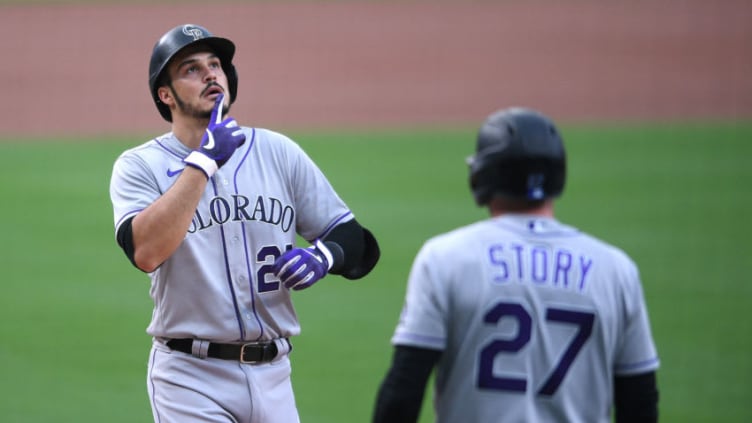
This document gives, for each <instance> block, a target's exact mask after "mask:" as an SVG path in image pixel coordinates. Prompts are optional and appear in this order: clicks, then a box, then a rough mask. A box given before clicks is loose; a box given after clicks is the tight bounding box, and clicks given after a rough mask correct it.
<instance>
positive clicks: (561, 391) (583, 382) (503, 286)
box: [396, 215, 657, 422]
mask: <svg viewBox="0 0 752 423" xmlns="http://www.w3.org/2000/svg"><path fill="white" fill-rule="evenodd" d="M428 263H430V264H431V265H432V266H435V268H434V269H432V270H428V269H427V268H426V265H427V264H428ZM420 279H425V280H430V282H428V283H426V282H425V281H424V282H422V284H423V287H424V288H425V289H423V291H425V290H428V291H429V292H427V293H426V294H425V295H427V296H429V297H430V298H431V299H430V301H431V302H433V303H434V304H435V305H436V306H435V308H436V309H437V310H439V312H437V315H438V314H441V319H443V322H444V325H443V326H444V328H445V329H444V330H446V333H444V334H443V335H442V334H441V333H440V332H438V333H428V332H430V330H429V331H428V332H427V333H423V334H422V335H428V336H434V337H436V339H439V338H441V337H442V336H443V337H444V338H445V340H444V342H445V350H444V354H443V356H442V359H441V362H440V365H439V369H438V372H437V379H436V389H437V392H436V398H435V400H436V404H435V406H436V409H437V415H438V416H439V421H441V422H458V421H462V422H500V421H504V422H506V421H518V422H532V421H536V422H548V421H557V422H558V421H562V422H563V421H566V422H578V421H581V422H599V421H603V422H607V421H610V408H611V403H612V391H613V385H612V381H613V377H614V372H615V371H616V372H617V373H618V372H629V371H635V372H639V371H642V368H644V367H649V366H651V365H655V364H656V363H657V359H656V358H655V349H654V347H653V345H652V342H647V343H646V342H643V338H644V336H643V335H644V334H643V333H642V331H644V330H645V328H646V327H647V320H646V315H645V312H644V303H643V301H642V292H641V287H640V282H639V275H638V273H637V268H636V266H635V265H634V264H633V262H632V261H631V260H630V259H629V257H627V256H626V255H625V254H624V253H623V252H622V251H620V250H619V249H617V248H614V247H612V246H610V245H608V244H606V243H604V242H601V241H599V240H597V239H595V238H593V237H591V236H588V235H585V234H583V233H581V232H579V231H577V230H575V229H574V228H571V227H568V226H565V225H562V224H560V223H559V222H557V221H556V220H554V219H541V218H533V217H530V216H528V217H525V216H521V215H516V216H515V215H513V216H505V217H501V218H495V219H489V220H486V221H483V222H479V223H476V224H474V225H470V226H467V227H465V228H460V229H458V230H456V231H453V232H450V233H448V234H445V235H441V236H438V237H435V238H433V239H432V240H430V241H429V242H427V243H426V245H425V246H424V248H423V249H422V250H421V253H420V254H419V257H418V258H417V259H416V266H415V267H414V268H413V272H412V273H411V284H416V283H421V282H418V281H417V280H420ZM414 280H415V281H414ZM413 292H414V291H413ZM416 301H417V300H416ZM408 307H410V305H409V301H408ZM434 317H436V316H434ZM632 318H637V319H643V318H644V319H645V322H644V325H643V324H640V322H637V324H634V322H629V321H627V320H628V319H632ZM633 324H634V327H635V328H637V329H635V330H634V331H633V332H635V333H630V334H625V331H627V330H628V328H629V327H630V325H633ZM415 327H418V326H415ZM408 330H410V329H408ZM647 330H648V335H649V328H648V329H647ZM417 332H420V330H418V331H417ZM638 332H639V333H638ZM418 335H420V334H418ZM396 338H399V335H397V336H396ZM647 338H648V339H650V337H649V336H648V337H647ZM620 369H621V370H620Z"/></svg>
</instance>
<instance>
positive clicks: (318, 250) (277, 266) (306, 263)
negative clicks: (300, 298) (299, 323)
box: [272, 240, 334, 291]
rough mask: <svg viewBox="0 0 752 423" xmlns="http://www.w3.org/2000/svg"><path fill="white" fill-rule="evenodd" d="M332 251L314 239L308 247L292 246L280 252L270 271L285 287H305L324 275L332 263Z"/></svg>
mask: <svg viewBox="0 0 752 423" xmlns="http://www.w3.org/2000/svg"><path fill="white" fill-rule="evenodd" d="M333 261H334V260H333V258H332V253H331V252H330V251H329V249H328V248H327V247H326V246H325V245H324V243H323V242H321V241H319V240H316V241H315V242H314V243H313V245H312V246H310V247H308V248H293V249H292V250H290V251H287V252H286V253H284V254H282V255H281V256H280V257H279V258H278V259H277V261H275V262H274V266H272V272H273V273H274V275H275V276H277V277H278V278H279V280H280V281H282V283H283V284H284V285H285V288H287V289H292V290H295V291H299V290H301V289H306V288H308V287H309V286H311V285H313V284H314V283H316V282H318V280H319V279H321V278H323V277H324V276H326V274H327V272H329V269H331V268H332V263H333Z"/></svg>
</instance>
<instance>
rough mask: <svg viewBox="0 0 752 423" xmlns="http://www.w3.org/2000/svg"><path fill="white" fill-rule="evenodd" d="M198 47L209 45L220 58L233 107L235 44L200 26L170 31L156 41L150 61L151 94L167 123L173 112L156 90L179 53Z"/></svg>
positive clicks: (235, 86) (235, 74)
mask: <svg viewBox="0 0 752 423" xmlns="http://www.w3.org/2000/svg"><path fill="white" fill-rule="evenodd" d="M196 43H202V44H206V45H207V46H209V48H211V49H212V51H214V53H215V54H216V55H217V57H219V60H220V62H221V63H222V69H223V70H224V72H225V75H227V83H228V85H229V87H228V88H229V89H230V103H232V102H234V101H235V97H236V95H237V93H238V73H237V71H236V70H235V66H234V65H233V64H232V57H233V56H234V55H235V44H233V42H232V41H230V40H228V39H226V38H220V37H215V36H214V35H212V33H211V32H209V31H208V30H207V29H206V28H204V27H202V26H199V25H192V24H187V25H180V26H176V27H175V28H173V29H171V30H169V31H167V32H166V33H165V34H164V35H163V36H162V38H160V39H159V41H157V43H156V44H155V45H154V50H152V53H151V60H150V61H149V90H150V91H151V96H152V98H153V99H154V103H155V104H156V105H157V109H158V110H159V113H160V114H161V115H162V117H163V118H164V119H165V120H166V121H168V122H172V114H171V113H170V108H169V107H167V105H166V104H164V103H162V102H161V101H159V97H158V96H157V88H159V84H160V83H161V81H160V78H161V77H162V73H163V72H164V70H165V68H166V67H167V63H169V62H170V59H172V58H173V57H174V56H175V55H176V54H177V53H178V52H179V51H180V50H182V49H184V48H185V47H188V46H189V45H193V44H196Z"/></svg>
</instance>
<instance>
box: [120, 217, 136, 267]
mask: <svg viewBox="0 0 752 423" xmlns="http://www.w3.org/2000/svg"><path fill="white" fill-rule="evenodd" d="M117 243H118V245H119V246H120V248H122V249H123V252H124V253H125V255H126V256H127V257H128V260H130V261H131V263H132V264H133V265H134V266H136V262H135V259H134V257H133V254H134V251H135V246H134V245H133V217H131V218H130V219H128V220H126V221H125V222H123V223H122V224H120V227H119V228H118V231H117ZM136 268H138V266H136Z"/></svg>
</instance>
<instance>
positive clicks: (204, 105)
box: [166, 51, 230, 119]
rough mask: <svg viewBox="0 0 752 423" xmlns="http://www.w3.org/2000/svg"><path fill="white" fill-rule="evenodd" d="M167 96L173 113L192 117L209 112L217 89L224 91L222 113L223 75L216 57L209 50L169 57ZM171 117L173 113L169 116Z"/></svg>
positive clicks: (218, 91) (227, 104) (224, 79)
mask: <svg viewBox="0 0 752 423" xmlns="http://www.w3.org/2000/svg"><path fill="white" fill-rule="evenodd" d="M168 72H169V75H170V84H169V87H166V88H168V89H169V91H170V96H169V97H171V99H172V101H173V103H174V105H175V108H174V109H172V113H173V115H174V114H175V113H179V114H182V115H184V116H187V117H192V118H196V119H208V118H209V117H210V116H211V111H212V108H213V107H214V101H215V100H216V98H217V96H218V95H219V94H220V93H223V92H224V93H226V95H225V106H224V113H223V114H226V113H227V111H228V110H229V102H230V99H229V95H227V93H228V88H227V87H228V84H227V76H226V75H225V73H224V70H223V69H222V64H221V62H220V60H219V58H218V57H217V56H216V55H215V54H214V53H212V52H210V51H196V52H190V51H189V52H186V53H183V54H180V55H178V56H176V57H175V58H174V60H172V61H171V63H170V65H169V68H168ZM173 118H174V116H173Z"/></svg>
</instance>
